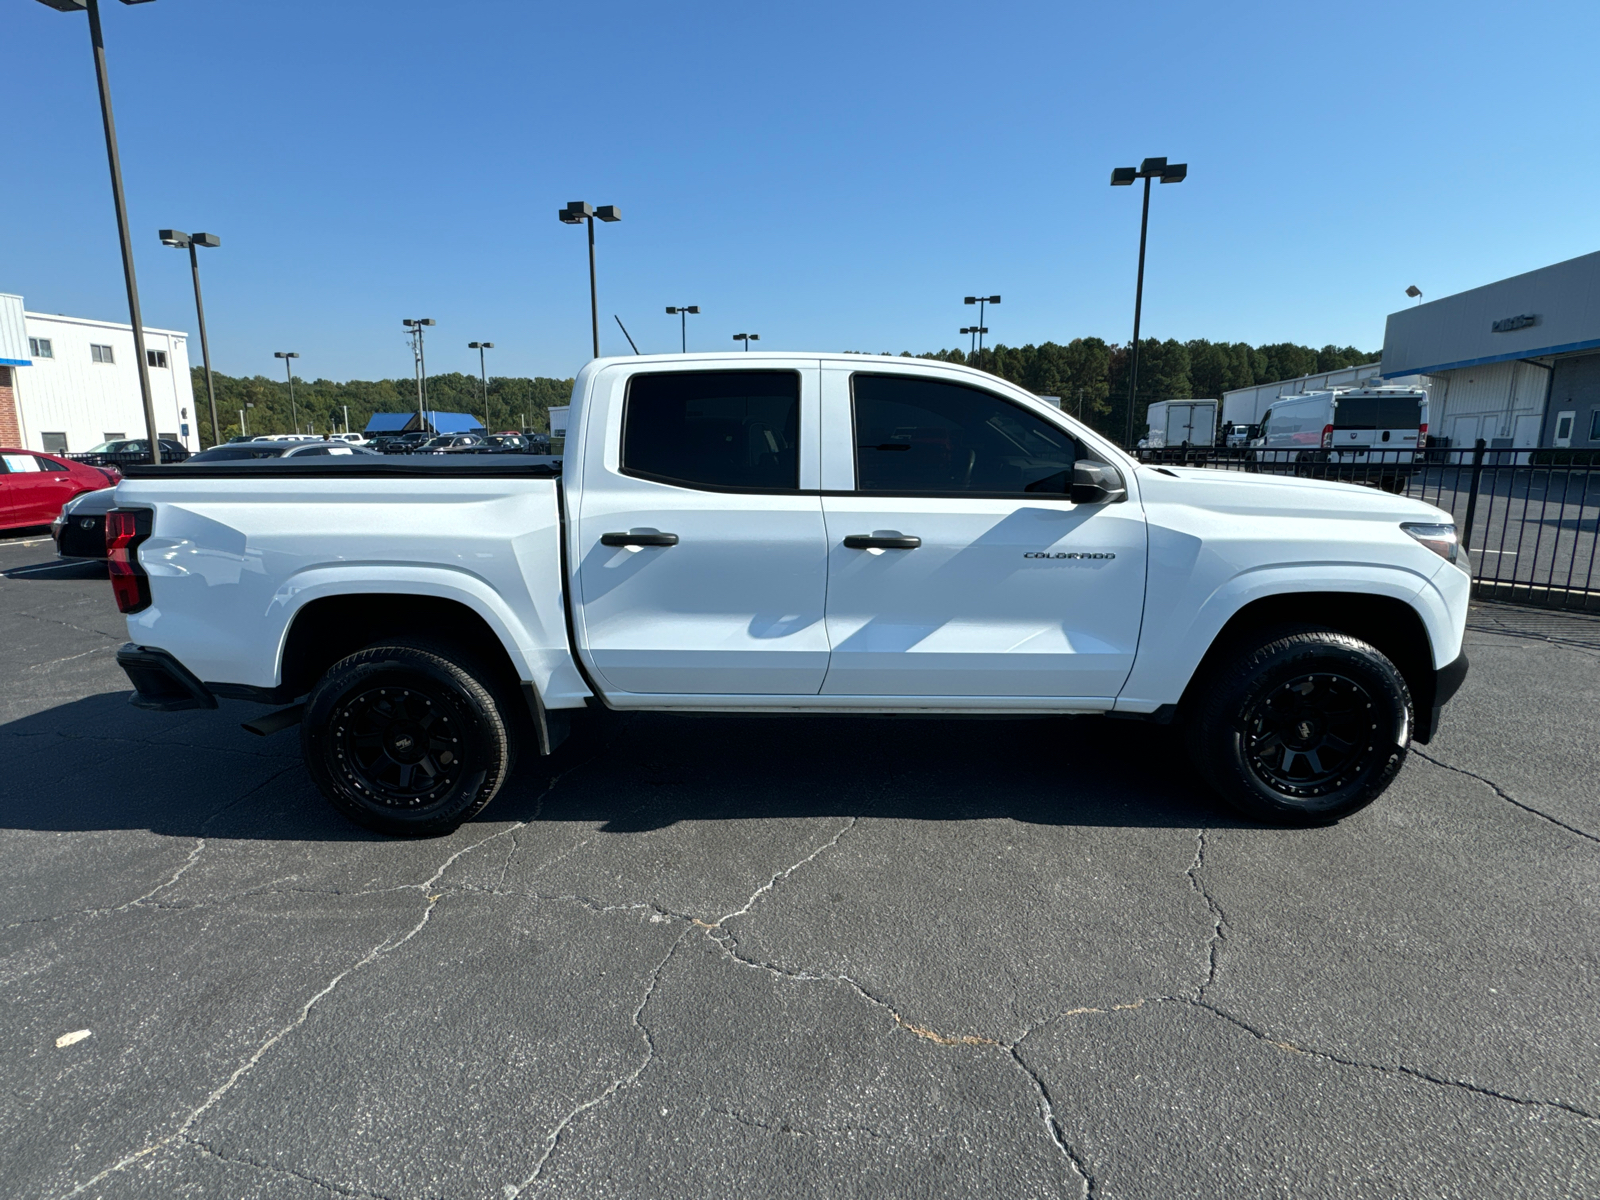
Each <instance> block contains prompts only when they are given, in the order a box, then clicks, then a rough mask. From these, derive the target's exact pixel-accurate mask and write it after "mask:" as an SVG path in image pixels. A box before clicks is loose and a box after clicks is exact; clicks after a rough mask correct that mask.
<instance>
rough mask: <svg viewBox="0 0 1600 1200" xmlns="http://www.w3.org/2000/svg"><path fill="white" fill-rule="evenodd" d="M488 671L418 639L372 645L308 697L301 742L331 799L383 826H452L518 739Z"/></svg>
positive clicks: (495, 776)
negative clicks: (512, 733)
mask: <svg viewBox="0 0 1600 1200" xmlns="http://www.w3.org/2000/svg"><path fill="white" fill-rule="evenodd" d="M487 679H488V674H487V672H484V671H474V670H471V669H469V668H468V667H466V666H463V665H462V664H460V663H457V662H455V661H453V660H452V659H450V658H447V657H445V656H444V654H442V653H440V652H438V651H436V650H433V649H430V648H426V647H421V646H411V645H405V644H395V645H380V646H369V647H367V648H366V649H365V650H360V651H358V652H356V653H355V654H352V655H350V656H349V657H348V658H345V659H342V660H340V661H339V662H337V663H335V664H334V665H333V666H332V667H331V668H329V670H328V672H327V674H326V675H324V676H323V677H322V679H321V680H320V681H319V682H318V684H317V686H316V687H315V688H313V689H312V692H311V695H310V697H309V698H308V699H307V701H306V712H305V718H304V720H303V722H302V723H301V726H300V746H301V751H302V752H303V754H304V755H305V762H306V768H307V769H308V770H309V771H310V772H311V778H312V779H313V780H314V781H315V782H316V785H317V787H318V789H319V790H320V791H321V792H322V794H323V795H324V796H325V797H327V799H328V802H329V803H330V804H332V805H333V806H334V808H336V809H338V810H339V811H340V812H341V813H343V814H344V815H345V816H346V817H348V818H349V819H350V820H352V821H355V822H356V823H357V824H359V825H364V826H366V827H367V828H368V829H374V830H377V831H378V832H379V833H387V834H394V835H400V836H411V837H426V836H433V835H437V834H443V833H449V832H450V831H451V830H453V829H455V828H456V827H457V826H458V825H460V824H461V823H462V822H463V821H466V820H468V819H470V818H471V817H473V816H476V815H477V814H478V813H479V812H481V811H482V810H483V807H484V806H485V805H486V804H488V803H489V801H490V800H492V799H494V797H495V793H496V792H498V791H499V790H500V786H501V784H503V783H504V782H505V779H506V776H507V775H508V774H509V773H510V769H511V758H512V747H511V740H510V737H509V733H508V729H507V726H508V724H509V722H508V720H507V717H508V716H509V714H507V713H506V712H504V711H502V706H501V704H499V703H497V702H496V700H495V697H494V694H493V692H492V691H491V690H490V687H489V685H488V683H487V682H486V681H487Z"/></svg>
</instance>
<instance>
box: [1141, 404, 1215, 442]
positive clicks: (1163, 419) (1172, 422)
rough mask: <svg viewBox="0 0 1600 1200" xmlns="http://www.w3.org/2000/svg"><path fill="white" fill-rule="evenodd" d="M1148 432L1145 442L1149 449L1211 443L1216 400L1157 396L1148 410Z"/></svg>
mask: <svg viewBox="0 0 1600 1200" xmlns="http://www.w3.org/2000/svg"><path fill="white" fill-rule="evenodd" d="M1147 416H1148V420H1149V424H1150V432H1149V434H1148V435H1147V436H1146V438H1145V442H1144V444H1145V445H1146V446H1147V447H1149V448H1150V449H1152V450H1162V449H1166V448H1168V447H1173V446H1210V445H1212V444H1214V443H1215V442H1216V440H1217V402H1216V401H1215V400H1160V401H1157V402H1156V403H1155V404H1152V405H1151V406H1150V409H1149V412H1148V414H1147Z"/></svg>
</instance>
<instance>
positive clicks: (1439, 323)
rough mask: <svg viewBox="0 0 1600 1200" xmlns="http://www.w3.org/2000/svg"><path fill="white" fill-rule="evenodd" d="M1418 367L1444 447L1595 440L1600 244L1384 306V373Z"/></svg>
mask: <svg viewBox="0 0 1600 1200" xmlns="http://www.w3.org/2000/svg"><path fill="white" fill-rule="evenodd" d="M1419 372H1420V373H1424V374H1426V375H1428V376H1429V377H1430V378H1431V380H1432V386H1431V387H1430V388H1429V395H1428V407H1429V411H1430V413H1432V414H1434V415H1432V416H1431V417H1430V421H1429V424H1430V426H1431V428H1430V432H1432V433H1436V434H1439V435H1441V436H1443V437H1446V438H1448V439H1450V440H1449V444H1450V446H1451V447H1452V448H1456V449H1463V448H1468V447H1471V446H1472V445H1473V444H1474V443H1475V442H1476V441H1477V439H1479V438H1482V439H1483V440H1484V442H1485V443H1486V444H1487V445H1488V446H1489V447H1490V448H1491V449H1502V448H1506V447H1510V446H1519V447H1520V446H1551V447H1566V448H1577V447H1586V448H1587V447H1596V446H1600V253H1595V254H1585V255H1583V256H1582V257H1581V258H1570V259H1568V260H1567V261H1566V262H1559V263H1555V264H1553V265H1551V266H1548V267H1541V268H1539V269H1538V270H1537V271H1529V272H1527V273H1525V274H1522V275H1514V276H1512V277H1511V278H1510V279H1501V280H1499V281H1497V282H1495V283H1489V284H1485V285H1484V286H1482V287H1477V288H1472V289H1470V290H1469V291H1465V292H1458V293H1456V294H1455V295H1453V296H1445V297H1443V298H1442V299H1439V300H1433V301H1430V302H1428V303H1426V304H1420V305H1417V306H1416V307H1414V308H1406V309H1402V310H1401V311H1399V312H1396V313H1390V314H1389V320H1388V323H1387V325H1386V327H1385V329H1384V335H1383V377H1384V379H1385V380H1386V381H1392V380H1395V379H1396V378H1397V377H1399V376H1404V375H1410V374H1415V373H1419Z"/></svg>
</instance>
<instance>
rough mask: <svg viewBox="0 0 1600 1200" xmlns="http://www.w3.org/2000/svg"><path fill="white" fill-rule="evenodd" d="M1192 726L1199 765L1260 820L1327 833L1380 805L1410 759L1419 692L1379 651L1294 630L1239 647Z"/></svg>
mask: <svg viewBox="0 0 1600 1200" xmlns="http://www.w3.org/2000/svg"><path fill="white" fill-rule="evenodd" d="M1200 684H1201V687H1202V689H1203V690H1202V691H1201V693H1200V695H1199V697H1198V702H1197V703H1196V704H1195V705H1194V707H1193V711H1192V712H1191V713H1190V714H1189V717H1188V720H1187V730H1186V732H1187V737H1188V744H1189V754H1190V758H1191V759H1192V760H1193V762H1194V765H1195V767H1196V769H1197V770H1198V771H1199V772H1200V774H1201V776H1202V777H1203V778H1204V779H1205V780H1206V782H1208V783H1209V784H1211V786H1212V787H1213V788H1215V789H1216V791H1217V792H1218V793H1220V794H1221V796H1222V798H1223V799H1224V800H1226V801H1227V802H1228V803H1229V804H1230V805H1231V806H1232V807H1234V808H1235V809H1237V810H1238V811H1239V812H1241V813H1243V814H1244V815H1245V816H1248V817H1251V818H1253V819H1255V820H1258V821H1267V822H1271V823H1274V824H1283V825H1325V824H1331V823H1333V822H1335V821H1337V820H1339V819H1340V818H1342V817H1346V816H1348V815H1350V814H1351V813H1353V812H1356V811H1358V810H1359V809H1362V808H1365V807H1366V806H1367V805H1368V804H1371V803H1372V801H1374V800H1375V799H1377V798H1378V796H1380V795H1381V794H1382V793H1383V791H1384V789H1385V788H1387V787H1388V786H1389V784H1390V783H1391V782H1392V781H1393V779H1394V777H1395V775H1396V774H1397V773H1398V772H1399V770H1400V767H1401V765H1402V764H1403V763H1404V762H1405V758H1406V747H1407V746H1408V745H1409V743H1410V740H1411V730H1412V727H1413V724H1414V722H1413V715H1412V707H1411V694H1410V692H1409V691H1408V690H1407V688H1406V683H1405V679H1404V678H1403V677H1402V676H1401V674H1400V671H1399V668H1397V667H1396V666H1395V665H1394V664H1393V663H1392V662H1390V661H1389V659H1388V658H1386V657H1385V656H1384V655H1383V654H1382V653H1381V652H1380V651H1378V650H1377V649H1376V648H1375V647H1373V646H1370V645H1368V644H1367V643H1366V642H1363V641H1361V640H1360V639H1358V638H1353V637H1351V636H1349V635H1348V634H1344V633H1339V632H1336V631H1335V630H1332V629H1324V628H1318V627H1314V626H1291V627H1286V628H1280V629H1277V630H1274V631H1269V632H1267V633H1264V634H1261V635H1258V636H1257V637H1256V638H1255V639H1254V640H1252V641H1250V642H1246V643H1245V644H1243V645H1242V646H1235V647H1233V648H1232V651H1231V652H1230V653H1229V654H1228V655H1227V656H1226V658H1225V660H1224V661H1223V663H1222V664H1221V665H1220V666H1219V667H1218V668H1217V670H1216V671H1215V673H1214V674H1213V675H1212V676H1211V677H1210V678H1209V679H1205V680H1201V681H1200Z"/></svg>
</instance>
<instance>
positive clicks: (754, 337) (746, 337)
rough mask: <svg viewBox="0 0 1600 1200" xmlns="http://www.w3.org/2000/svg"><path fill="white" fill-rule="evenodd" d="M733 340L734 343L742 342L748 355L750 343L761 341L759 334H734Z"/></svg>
mask: <svg viewBox="0 0 1600 1200" xmlns="http://www.w3.org/2000/svg"><path fill="white" fill-rule="evenodd" d="M733 340H734V341H736V342H743V343H744V348H745V351H746V352H747V353H748V352H749V350H750V343H751V342H759V341H760V340H761V335H760V334H759V333H736V334H734V335H733Z"/></svg>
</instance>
